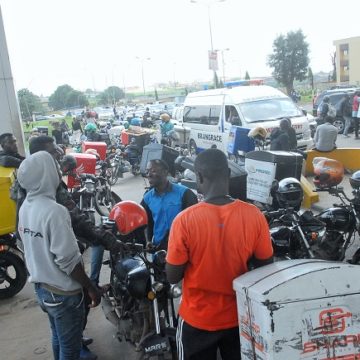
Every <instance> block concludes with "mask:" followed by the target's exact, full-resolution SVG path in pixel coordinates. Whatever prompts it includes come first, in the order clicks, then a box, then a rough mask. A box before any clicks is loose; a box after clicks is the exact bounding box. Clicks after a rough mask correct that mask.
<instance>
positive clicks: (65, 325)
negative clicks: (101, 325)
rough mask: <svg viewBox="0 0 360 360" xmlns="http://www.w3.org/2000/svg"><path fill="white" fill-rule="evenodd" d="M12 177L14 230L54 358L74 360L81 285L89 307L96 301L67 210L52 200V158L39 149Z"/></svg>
mask: <svg viewBox="0 0 360 360" xmlns="http://www.w3.org/2000/svg"><path fill="white" fill-rule="evenodd" d="M18 181H19V184H20V186H21V187H22V188H24V189H25V190H26V192H27V196H26V199H25V201H24V203H23V204H22V206H21V209H20V212H19V224H18V231H19V234H20V236H21V240H22V241H23V244H24V252H25V259H26V265H27V268H28V271H29V274H30V277H29V281H30V282H32V283H34V285H35V292H36V295H37V299H38V302H39V304H40V306H41V308H42V309H43V310H44V311H45V312H46V313H47V314H48V317H49V321H50V326H51V330H52V346H53V352H54V359H55V360H77V359H79V356H80V349H81V337H82V330H83V321H84V310H85V309H84V302H83V297H84V296H83V291H82V288H86V289H87V291H88V293H89V296H90V298H91V300H92V303H91V305H90V307H95V306H97V305H98V304H99V303H100V293H99V291H98V290H97V288H96V287H95V286H94V285H93V284H92V282H91V281H90V279H89V278H88V277H87V275H86V273H85V271H84V268H83V264H82V259H81V255H80V252H79V248H78V246H77V242H76V237H75V235H74V232H73V230H72V227H71V221H70V216H69V212H68V211H67V209H66V208H65V207H64V206H62V205H59V204H57V203H56V200H55V195H56V189H57V187H58V186H59V184H60V171H59V169H58V166H57V164H56V162H55V160H54V158H53V157H52V156H51V155H50V154H49V153H47V152H45V151H40V152H38V153H36V154H33V155H31V156H30V157H28V158H27V159H25V160H24V161H23V162H22V164H21V165H20V168H19V170H18Z"/></svg>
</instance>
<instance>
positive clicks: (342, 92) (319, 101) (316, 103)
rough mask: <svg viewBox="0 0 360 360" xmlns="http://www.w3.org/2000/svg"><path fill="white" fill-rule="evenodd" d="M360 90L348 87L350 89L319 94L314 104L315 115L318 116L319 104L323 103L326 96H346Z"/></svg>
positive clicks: (339, 89)
mask: <svg viewBox="0 0 360 360" xmlns="http://www.w3.org/2000/svg"><path fill="white" fill-rule="evenodd" d="M356 90H359V88H354V87H348V88H337V89H331V90H324V91H323V92H322V93H321V94H319V95H318V96H317V97H316V98H315V101H314V103H313V115H314V116H318V111H317V110H318V107H319V104H320V103H321V102H322V101H323V99H324V96H325V95H329V96H330V95H335V94H345V93H354V92H355V91H356Z"/></svg>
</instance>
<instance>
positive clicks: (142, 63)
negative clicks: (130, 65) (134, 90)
mask: <svg viewBox="0 0 360 360" xmlns="http://www.w3.org/2000/svg"><path fill="white" fill-rule="evenodd" d="M136 59H138V60H140V62H141V78H142V84H143V91H144V96H145V79H144V61H145V60H151V58H149V57H148V58H141V57H139V56H137V57H136Z"/></svg>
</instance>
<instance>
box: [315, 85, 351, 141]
mask: <svg viewBox="0 0 360 360" xmlns="http://www.w3.org/2000/svg"><path fill="white" fill-rule="evenodd" d="M355 90H357V89H352V91H346V92H342V93H332V94H328V96H329V98H330V103H331V104H332V105H334V106H335V109H336V118H335V120H334V125H335V126H336V127H337V128H338V132H339V134H342V133H343V131H344V128H345V119H344V118H343V117H342V114H341V112H340V105H341V101H342V99H344V97H345V94H349V95H350V98H351V99H353V97H354V94H355ZM322 105H323V101H321V102H320V103H319V106H318V107H317V116H318V117H319V116H320V112H321V107H322ZM317 123H318V124H320V123H319V121H317ZM350 131H351V130H350Z"/></svg>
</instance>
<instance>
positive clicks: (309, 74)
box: [308, 67, 314, 91]
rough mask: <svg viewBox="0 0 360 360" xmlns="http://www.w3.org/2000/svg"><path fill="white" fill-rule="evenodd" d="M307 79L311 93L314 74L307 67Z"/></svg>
mask: <svg viewBox="0 0 360 360" xmlns="http://www.w3.org/2000/svg"><path fill="white" fill-rule="evenodd" d="M308 79H309V81H310V86H311V89H312V91H314V74H313V72H312V69H311V67H309V69H308Z"/></svg>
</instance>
